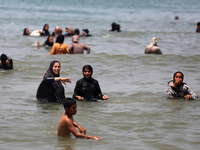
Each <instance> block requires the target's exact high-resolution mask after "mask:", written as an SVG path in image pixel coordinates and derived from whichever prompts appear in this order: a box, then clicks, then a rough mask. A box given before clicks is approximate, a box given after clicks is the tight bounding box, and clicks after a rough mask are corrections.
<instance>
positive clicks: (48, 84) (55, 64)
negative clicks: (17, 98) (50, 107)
mask: <svg viewBox="0 0 200 150" xmlns="http://www.w3.org/2000/svg"><path fill="white" fill-rule="evenodd" d="M61 82H62V83H64V84H65V85H66V82H68V83H71V79H70V78H62V77H60V62H59V61H57V60H54V61H52V62H51V63H50V65H49V69H48V70H47V72H46V73H45V75H44V77H43V81H42V82H41V83H40V85H39V87H38V90H37V94H36V97H37V100H38V101H41V102H57V103H62V102H63V99H64V98H65V93H64V87H63V85H62V83H61Z"/></svg>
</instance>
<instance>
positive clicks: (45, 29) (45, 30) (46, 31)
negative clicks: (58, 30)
mask: <svg viewBox="0 0 200 150" xmlns="http://www.w3.org/2000/svg"><path fill="white" fill-rule="evenodd" d="M40 35H41V36H49V35H50V33H49V25H48V24H45V25H44V27H43V29H42V31H41V33H40Z"/></svg>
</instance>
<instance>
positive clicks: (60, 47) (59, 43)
mask: <svg viewBox="0 0 200 150" xmlns="http://www.w3.org/2000/svg"><path fill="white" fill-rule="evenodd" d="M56 54H69V47H68V45H67V44H65V43H64V35H62V34H60V35H58V37H57V39H56V43H54V44H53V47H52V50H51V52H50V53H49V54H48V55H56Z"/></svg>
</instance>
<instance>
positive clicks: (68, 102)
mask: <svg viewBox="0 0 200 150" xmlns="http://www.w3.org/2000/svg"><path fill="white" fill-rule="evenodd" d="M74 104H76V101H75V100H74V99H72V98H70V97H67V98H64V99H63V107H64V109H66V107H67V108H68V109H69V108H70V107H71V106H73V105H74Z"/></svg>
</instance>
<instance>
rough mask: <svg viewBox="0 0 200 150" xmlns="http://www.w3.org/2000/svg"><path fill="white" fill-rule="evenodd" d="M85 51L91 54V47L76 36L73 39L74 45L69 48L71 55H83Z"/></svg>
mask: <svg viewBox="0 0 200 150" xmlns="http://www.w3.org/2000/svg"><path fill="white" fill-rule="evenodd" d="M84 50H86V51H87V54H89V53H90V47H89V46H87V45H85V44H84V43H81V42H79V36H78V35H74V36H73V37H72V43H71V44H70V46H69V51H70V54H83V53H84Z"/></svg>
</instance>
